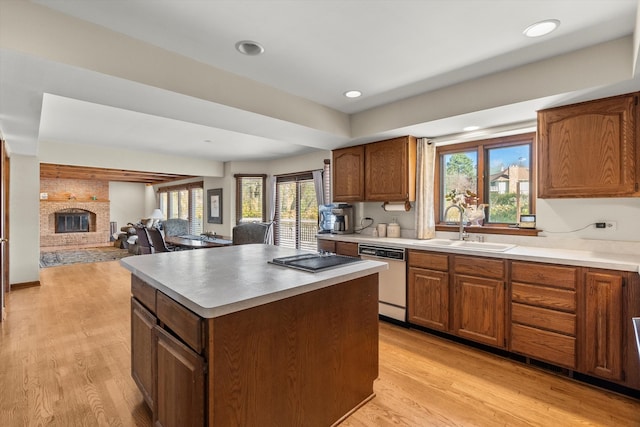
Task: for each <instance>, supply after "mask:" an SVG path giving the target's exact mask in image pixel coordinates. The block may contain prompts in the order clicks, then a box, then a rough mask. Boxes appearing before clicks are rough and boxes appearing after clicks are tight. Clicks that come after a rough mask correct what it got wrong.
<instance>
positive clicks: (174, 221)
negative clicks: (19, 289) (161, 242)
mask: <svg viewBox="0 0 640 427" xmlns="http://www.w3.org/2000/svg"><path fill="white" fill-rule="evenodd" d="M162 230H164V235H165V236H167V237H169V236H184V235H186V234H189V221H187V220H186V219H181V218H169V219H167V220H165V221H162Z"/></svg>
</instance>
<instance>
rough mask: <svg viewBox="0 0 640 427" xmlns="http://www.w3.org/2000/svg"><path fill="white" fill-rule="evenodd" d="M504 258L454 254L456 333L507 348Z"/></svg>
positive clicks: (454, 315)
mask: <svg viewBox="0 0 640 427" xmlns="http://www.w3.org/2000/svg"><path fill="white" fill-rule="evenodd" d="M505 271H506V267H505V261H504V260H499V259H491V258H480V257H468V256H455V257H454V277H453V280H454V282H453V283H454V285H453V290H454V314H453V328H454V332H455V333H456V335H458V336H460V337H463V338H468V339H470V340H473V341H477V342H480V343H483V344H488V345H491V346H495V347H499V348H505V347H506V340H505V332H504V331H505V288H506V281H505V280H506V278H505Z"/></svg>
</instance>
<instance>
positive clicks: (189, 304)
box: [120, 258, 388, 319]
mask: <svg viewBox="0 0 640 427" xmlns="http://www.w3.org/2000/svg"><path fill="white" fill-rule="evenodd" d="M120 265H122V267H124V268H125V269H127V270H128V271H130V272H131V274H133V275H135V276H138V277H139V278H140V279H142V280H143V281H144V282H145V283H148V284H149V285H151V286H152V287H154V288H155V289H157V290H159V291H161V292H163V293H164V294H166V295H167V296H169V297H170V298H172V299H173V300H175V301H176V302H178V303H180V304H182V305H183V306H185V307H186V308H188V309H189V310H191V311H193V312H194V313H196V314H197V315H199V316H201V317H203V318H205V319H208V318H215V317H220V316H224V315H226V314H230V313H234V312H237V311H241V310H245V309H248V308H253V307H257V306H259V305H263V304H268V303H271V302H275V301H279V300H282V299H286V298H290V297H294V296H297V295H301V294H303V293H307V292H312V291H315V290H318V289H323V288H327V287H330V286H333V285H337V284H339V283H342V282H346V281H349V280H353V279H358V278H361V277H365V276H369V275H371V274H376V273H379V272H381V271H384V270H386V269H387V268H388V266H387V264H386V263H383V262H377V261H364V262H363V263H353V264H350V265H345V266H342V267H339V268H336V269H332V270H329V271H328V273H329V277H326V274H325V275H324V277H318V280H316V281H312V282H310V283H307V284H304V285H300V286H295V287H292V288H288V289H283V290H280V291H277V292H270V293H268V294H265V295H258V296H255V297H252V298H247V299H241V300H238V301H235V302H231V303H227V304H222V305H219V306H216V307H203V306H201V305H199V304H198V303H197V302H196V301H193V300H192V299H190V298H187V297H186V296H185V295H183V294H182V293H180V292H177V291H176V290H174V289H172V288H171V287H169V286H167V285H166V284H164V283H162V282H161V281H159V280H157V279H155V278H153V277H151V276H149V275H148V274H146V273H145V272H144V271H143V270H142V269H139V268H137V267H135V266H133V265H131V264H130V263H128V262H127V258H123V259H121V260H120ZM279 268H284V267H279ZM301 274H313V275H317V274H318V273H301Z"/></svg>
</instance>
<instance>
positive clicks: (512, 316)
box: [407, 250, 640, 390]
mask: <svg viewBox="0 0 640 427" xmlns="http://www.w3.org/2000/svg"><path fill="white" fill-rule="evenodd" d="M408 265H409V267H408V283H407V286H408V307H407V308H408V321H409V323H411V324H414V325H418V326H423V327H426V328H429V329H433V330H438V331H443V332H447V333H450V334H453V335H457V336H459V337H463V338H466V339H468V340H471V341H475V342H479V343H483V344H487V345H490V346H493V347H498V348H506V349H507V350H509V351H511V352H513V353H517V354H520V355H523V356H526V357H529V358H531V359H535V360H540V361H543V362H548V363H551V364H553V365H556V366H559V367H563V368H568V369H570V370H571V371H575V372H579V373H582V374H586V375H589V376H593V377H597V378H601V379H604V380H607V381H611V382H614V383H617V384H620V385H623V386H626V387H630V388H633V389H636V390H640V354H638V353H639V352H638V349H637V347H636V343H635V336H634V331H633V326H632V323H631V318H632V317H640V276H639V275H638V273H637V272H625V271H613V270H602V269H595V268H588V267H575V266H568V265H557V264H545V263H539V262H528V261H516V260H513V261H507V260H503V259H494V258H487V257H478V256H463V255H453V254H443V253H439V252H429V251H421V250H409V257H408Z"/></svg>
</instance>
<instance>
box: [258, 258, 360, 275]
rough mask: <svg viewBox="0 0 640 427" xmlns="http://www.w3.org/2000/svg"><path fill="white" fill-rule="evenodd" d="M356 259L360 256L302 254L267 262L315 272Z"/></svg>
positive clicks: (355, 260)
mask: <svg viewBox="0 0 640 427" xmlns="http://www.w3.org/2000/svg"><path fill="white" fill-rule="evenodd" d="M357 261H361V260H360V258H355V257H349V256H344V255H319V254H302V255H293V256H287V257H282V258H274V259H273V260H271V261H269V263H270V264H275V265H281V266H283V267H288V268H295V269H298V270H303V271H309V272H312V273H315V272H318V271H324V270H329V269H331V268H336V267H341V266H343V265H345V264H350V263H352V262H357Z"/></svg>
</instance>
